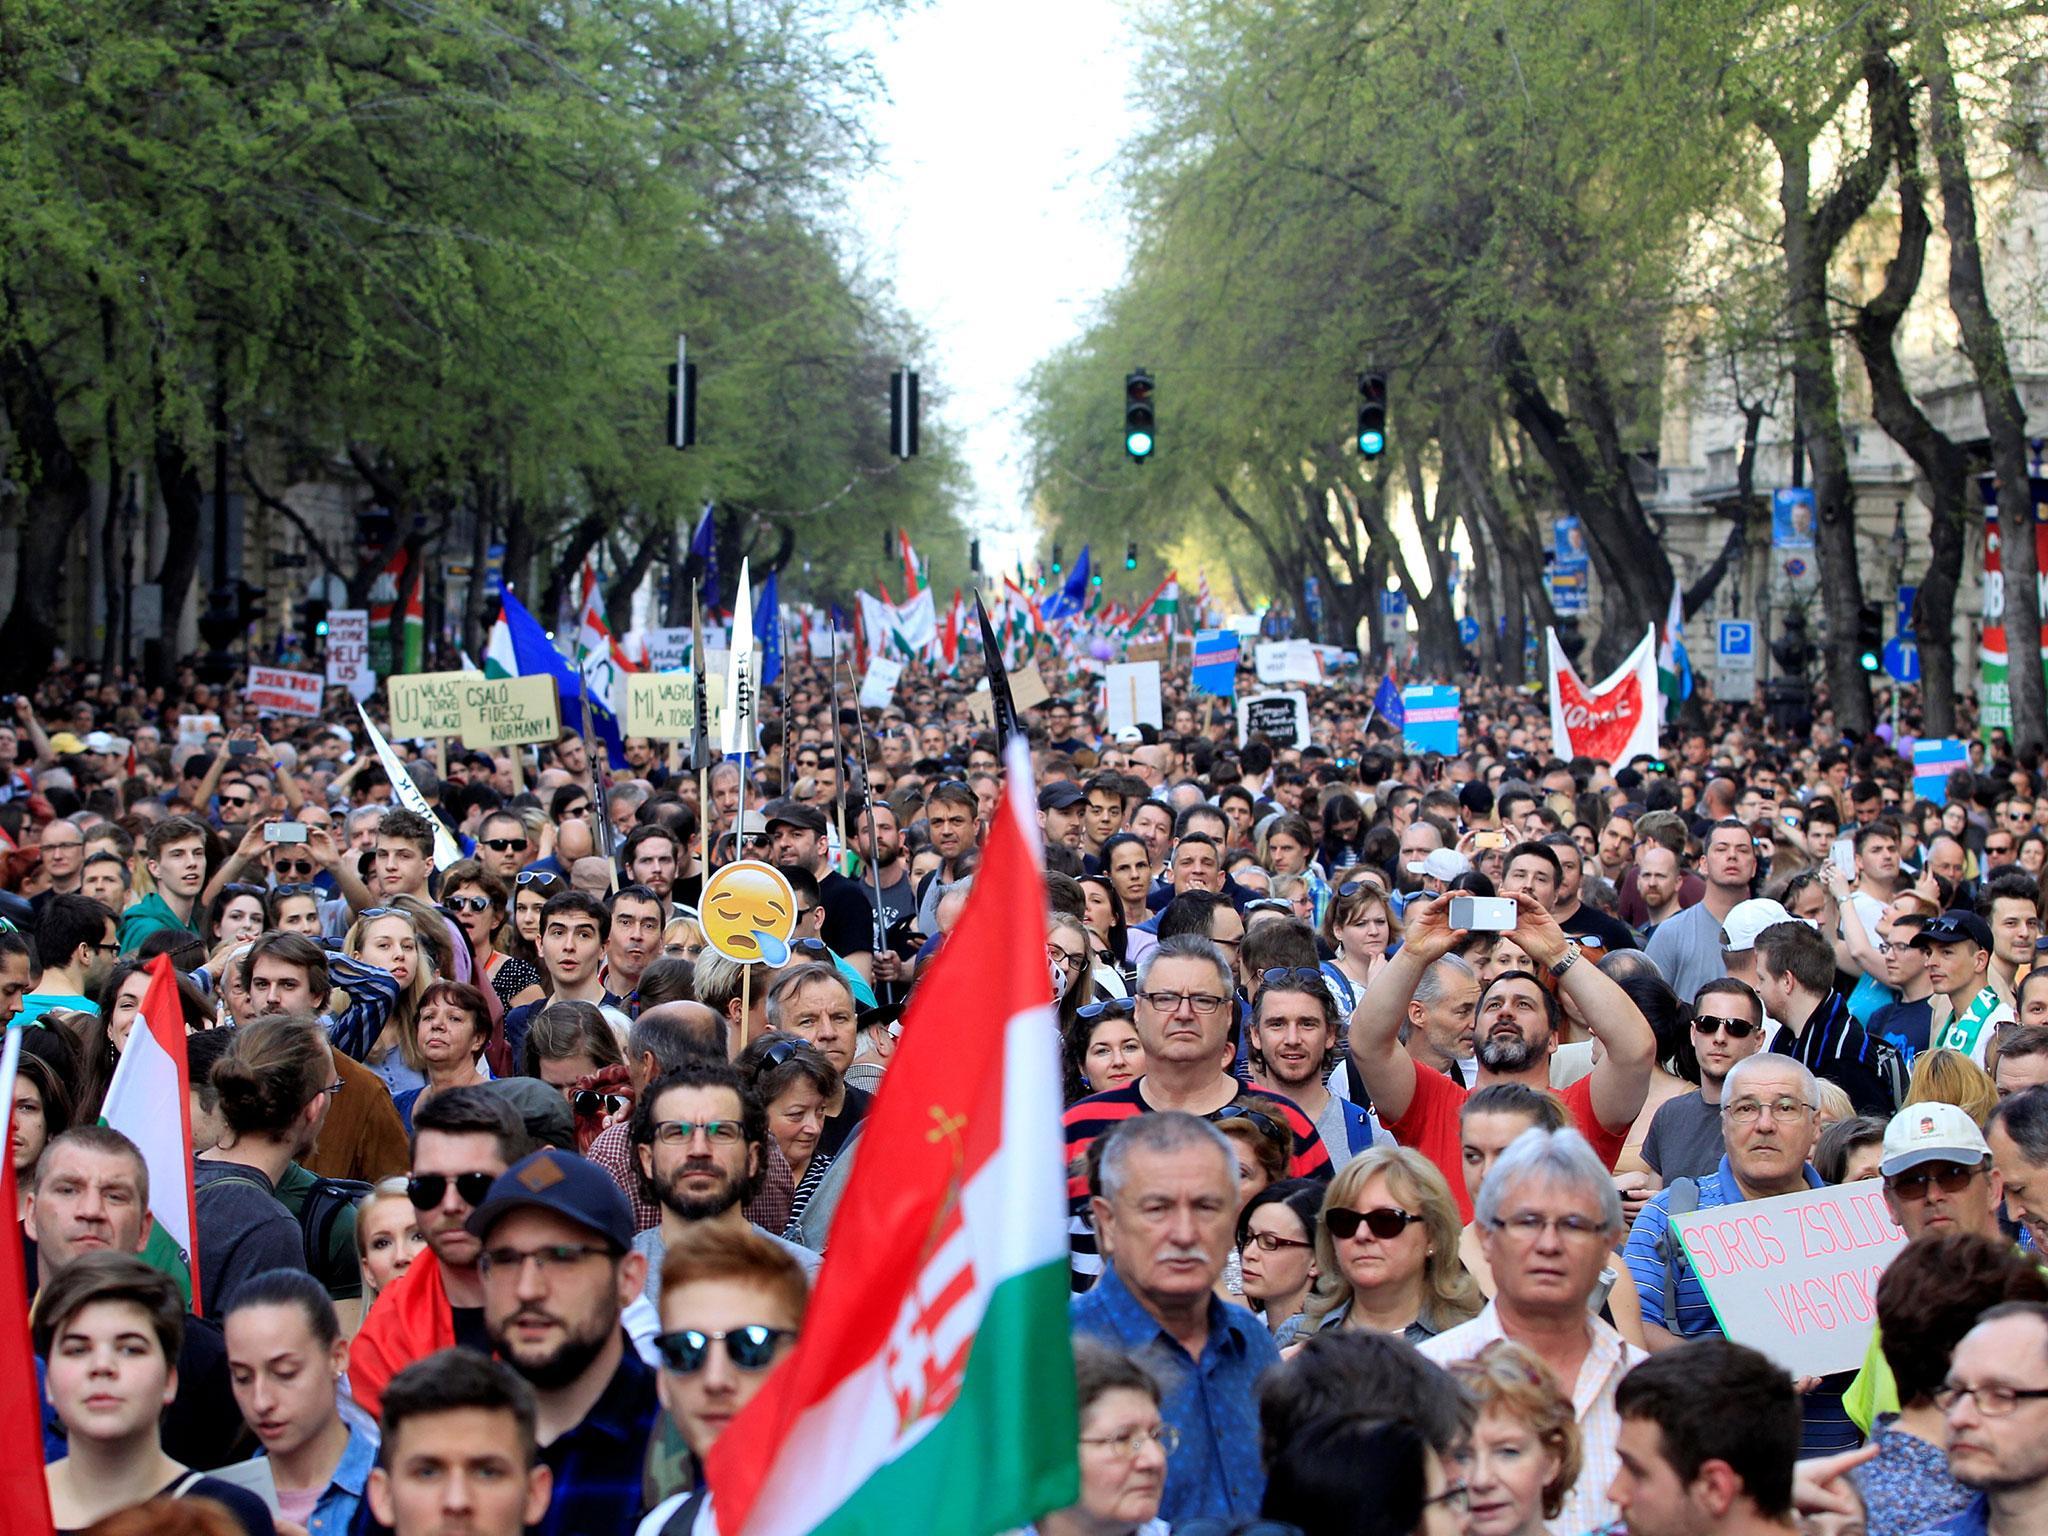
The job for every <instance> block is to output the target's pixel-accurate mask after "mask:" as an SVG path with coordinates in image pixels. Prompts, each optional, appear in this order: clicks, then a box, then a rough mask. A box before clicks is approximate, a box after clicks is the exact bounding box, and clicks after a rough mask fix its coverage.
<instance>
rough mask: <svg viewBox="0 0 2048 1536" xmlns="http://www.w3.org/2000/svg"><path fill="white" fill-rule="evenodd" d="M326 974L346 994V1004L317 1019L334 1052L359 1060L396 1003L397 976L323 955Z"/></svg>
mask: <svg viewBox="0 0 2048 1536" xmlns="http://www.w3.org/2000/svg"><path fill="white" fill-rule="evenodd" d="M327 977H328V980H330V981H332V982H333V983H334V985H336V986H337V987H339V988H341V990H342V991H343V992H344V993H346V994H347V995H348V1007H346V1008H344V1009H343V1010H342V1011H341V1012H340V1013H334V1014H328V1015H327V1016H326V1017H325V1018H323V1019H322V1020H321V1022H322V1023H323V1024H325V1025H326V1026H327V1038H328V1039H329V1040H331V1041H332V1042H333V1044H334V1048H335V1049H336V1050H337V1051H340V1052H342V1053H343V1054H345V1055H348V1056H352V1057H354V1058H355V1059H356V1060H357V1061H361V1060H362V1059H363V1056H364V1054H365V1053H366V1052H368V1050H369V1049H370V1047H371V1046H373V1045H375V1044H376V1043H377V1037H378V1036H379V1035H381V1034H383V1033H384V1026H385V1024H386V1023H388V1022H389V1021H390V1018H391V1010H392V1008H393V1006H394V1005H396V1003H397V1002H398V978H397V977H395V976H393V975H392V974H391V973H390V972H389V971H387V970H383V969H381V968H380V967H378V966H374V965H370V964H368V963H366V962H364V961H361V960H357V959H353V958H352V957H350V956H348V955H341V954H335V955H329V956H328V957H327Z"/></svg>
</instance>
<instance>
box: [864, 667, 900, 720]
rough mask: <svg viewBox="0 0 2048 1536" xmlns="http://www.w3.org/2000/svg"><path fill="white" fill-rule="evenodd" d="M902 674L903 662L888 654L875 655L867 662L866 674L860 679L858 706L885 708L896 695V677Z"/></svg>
mask: <svg viewBox="0 0 2048 1536" xmlns="http://www.w3.org/2000/svg"><path fill="white" fill-rule="evenodd" d="M902 675H903V663H902V662H900V661H897V660H895V659H894V658H893V657H889V656H877V657H876V658H875V659H874V660H873V661H870V662H869V663H868V675H867V676H866V677H864V678H862V679H861V680H860V707H861V708H862V709H887V708H888V707H889V704H890V702H891V701H892V700H893V699H894V698H895V697H896V679H897V678H899V677H901V676H902Z"/></svg>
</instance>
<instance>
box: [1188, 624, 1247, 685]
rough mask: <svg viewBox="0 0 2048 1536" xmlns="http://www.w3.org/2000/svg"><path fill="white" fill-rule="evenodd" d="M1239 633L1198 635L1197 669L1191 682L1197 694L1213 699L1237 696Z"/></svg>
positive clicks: (1209, 631) (1225, 631)
mask: <svg viewBox="0 0 2048 1536" xmlns="http://www.w3.org/2000/svg"><path fill="white" fill-rule="evenodd" d="M1237 657H1238V642H1237V631H1236V630H1234V629H1204V630H1200V631H1198V632H1197V633H1196V635H1195V670H1194V673H1193V675H1192V677H1191V678H1190V679H1189V680H1190V681H1191V682H1192V683H1193V684H1194V685H1195V692H1197V693H1206V694H1208V695H1209V696H1210V697H1211V698H1217V699H1229V698H1235V697H1236V696H1237Z"/></svg>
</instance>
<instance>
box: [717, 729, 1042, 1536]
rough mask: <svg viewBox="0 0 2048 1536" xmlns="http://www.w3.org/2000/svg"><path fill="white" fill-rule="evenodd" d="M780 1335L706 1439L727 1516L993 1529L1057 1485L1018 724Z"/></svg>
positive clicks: (883, 1529)
mask: <svg viewBox="0 0 2048 1536" xmlns="http://www.w3.org/2000/svg"><path fill="white" fill-rule="evenodd" d="M1012 746H1013V750H1012V751H1011V752H1010V754H1009V771H1008V776H1007V777H1008V782H1009V786H1010V787H1009V790H1008V791H1007V792H1006V793H1005V795H1004V798H1003V804H1002V807H1001V809H1000V810H999V811H998V812H997V814H996V818H995V825H994V827H993V828H992V829H991V831H990V833H989V839H988V845H987V847H986V849H985V850H984V852H983V855H982V862H981V871H980V873H979V874H977V875H976V876H975V880H974V889H973V892H972V894H971V895H969V897H968V898H967V906H966V909H965V911H963V912H962V914H961V917H960V922H959V925H958V926H957V927H956V928H955V929H954V930H953V932H952V934H951V935H950V936H949V937H948V938H947V940H946V942H945V945H944V947H942V948H941V949H940V950H939V952H938V956H937V958H936V959H935V960H934V961H933V962H932V968H931V973H930V975H929V976H927V977H925V978H924V979H922V980H921V981H920V982H919V983H918V987H917V991H916V993H915V994H914V995H913V996H912V998H911V1003H910V1010H909V1012H908V1013H907V1014H906V1015H905V1016H904V1020H903V1038H902V1043H901V1044H900V1045H899V1046H898V1047H897V1049H896V1055H895V1058H894V1059H893V1060H892V1061H891V1062H890V1063H889V1070H888V1073H887V1074H886V1075H885V1076H884V1077H883V1079H882V1086H881V1090H880V1092H879V1094H878V1095H877V1097H876V1100H875V1104H874V1107H873V1108H872V1109H871V1110H870V1111H869V1112H868V1118H867V1124H866V1126H865V1128H864V1129H863V1130H862V1132H861V1139H862V1142H863V1146H862V1150H861V1154H860V1157H859V1159H858V1161H856V1162H855V1164H854V1167H853V1174H852V1177H851V1178H850V1179H849V1181H848V1183H847V1189H846V1194H845V1196H844V1204H843V1205H842V1207H841V1209H840V1211H839V1215H838V1219H837V1221H836V1222H835V1223H834V1227H833V1233H832V1247H831V1250H830V1252H829V1253H828V1254H827V1256H826V1259H825V1267H824V1271H823V1273H822V1274H821V1275H820V1276H819V1280H818V1287H817V1290H816V1293H815V1294H814V1295H813V1297H812V1300H811V1305H810V1309H809V1312H808V1314H807V1315H806V1317H805V1319H804V1329H803V1336H802V1338H801V1339H799V1340H798V1342H797V1346H796V1350H795V1352H794V1353H793V1354H792V1355H791V1356H790V1357H789V1359H787V1360H786V1361H784V1362H783V1363H782V1364H781V1365H780V1366H778V1367H777V1368H776V1370H775V1373H774V1374H773V1375H772V1376H770V1377H769V1378H768V1380H767V1382H766V1383H765V1384H764V1385H763V1387H762V1389H761V1392H760V1395H759V1396H757V1397H756V1398H755V1399H754V1400H753V1402H752V1403H750V1404H748V1406H747V1407H746V1409H745V1410H744V1411H743V1412H742V1413H741V1414H740V1416H739V1418H738V1419H736V1420H735V1421H734V1422H733V1423H732V1424H731V1425H729V1426H728V1427H727V1429H726V1431H725V1433H724V1434H722V1435H720V1436H719V1437H718V1443H717V1444H716V1445H714V1446H713V1447H712V1449H711V1452H710V1455H709V1458H708V1465H707V1471H708V1472H709V1474H710V1482H711V1489H712V1510H713V1513H714V1514H715V1515H716V1517H717V1520H718V1529H719V1530H721V1531H725V1532H730V1533H732V1536H802V1533H806V1532H831V1533H833V1536H855V1533H859V1536H897V1533H899V1532H901V1531H904V1530H906V1529H912V1528H915V1529H917V1530H925V1531H945V1532H948V1533H950V1536H991V1533H993V1532H997V1531H1009V1530H1014V1529H1016V1528H1017V1527H1018V1526H1021V1525H1026V1524H1028V1523H1030V1522H1031V1521H1033V1520H1035V1519H1037V1518H1038V1517H1039V1516H1041V1515H1043V1514H1045V1513H1046V1512H1048V1511H1049V1510H1054V1509H1060V1508H1063V1507H1065V1506H1066V1505H1069V1504H1071V1503H1073V1502H1074V1500H1075V1498H1076V1497H1077V1496H1078V1490H1079V1473H1078V1467H1077V1464H1076V1461H1075V1456H1074V1441H1075V1436H1076V1435H1077V1434H1078V1433H1079V1431H1078V1429H1077V1428H1076V1418H1075V1412H1074V1361H1073V1352H1072V1348H1071V1346H1070V1344H1069V1334H1068V1324H1067V1240H1066V1203H1065V1199H1064V1190H1065V1180H1064V1177H1063V1175H1062V1173H1061V1169H1060V1139H1059V1114H1060V1066H1059V1049H1058V1043H1059V1034H1058V1028H1057V1024H1056V1021H1055V1019H1054V1015H1053V1010H1052V990H1051V986H1050V983H1049V981H1048V978H1047V976H1046V970H1045V965H1044V963H1043V962H1042V961H1041V960H1040V959H1039V950H1040V946H1041V942H1042V937H1043V934H1044V930H1045V889H1044V884H1043V880H1044V877H1043V875H1042V874H1041V873H1040V868H1039V857H1040V856H1039V850H1038V828H1037V825H1036V820H1035V818H1034V817H1031V816H1030V815H1028V814H1027V812H1028V810H1029V809H1030V807H1028V806H1027V805H1026V804H1025V803H1024V802H1023V801H1022V800H1020V799H1019V797H1018V790H1019V788H1020V787H1022V788H1024V789H1026V790H1028V789H1029V787H1030V785H1031V782H1032V780H1031V766H1030V761H1029V758H1028V756H1027V755H1026V751H1025V749H1023V744H1022V742H1021V741H1014V742H1013V743H1012Z"/></svg>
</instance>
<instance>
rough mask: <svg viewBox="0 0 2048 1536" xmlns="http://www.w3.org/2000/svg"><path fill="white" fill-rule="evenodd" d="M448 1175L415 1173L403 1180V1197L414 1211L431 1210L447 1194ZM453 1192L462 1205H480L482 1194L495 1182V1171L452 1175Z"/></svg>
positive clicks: (482, 1199) (488, 1190)
mask: <svg viewBox="0 0 2048 1536" xmlns="http://www.w3.org/2000/svg"><path fill="white" fill-rule="evenodd" d="M449 1178H450V1175H448V1174H445V1173H416V1174H414V1175H413V1176H412V1177H411V1178H409V1179H407V1180H406V1181H405V1198H406V1199H408V1200H410V1201H411V1202H412V1206H413V1209H414V1210H416V1211H431V1210H432V1209H434V1207H435V1206H437V1205H439V1204H440V1203H441V1202H442V1201H443V1200H444V1199H446V1198H447V1195H448V1181H449ZM453 1178H454V1180H455V1194H456V1197H457V1198H458V1199H460V1200H461V1201H462V1203H463V1204H464V1205H482V1204H483V1203H484V1196H486V1195H488V1194H489V1193H490V1192H491V1186H492V1185H493V1184H495V1183H496V1182H497V1179H498V1176H497V1175H496V1174H495V1173H458V1174H455V1175H453Z"/></svg>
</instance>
